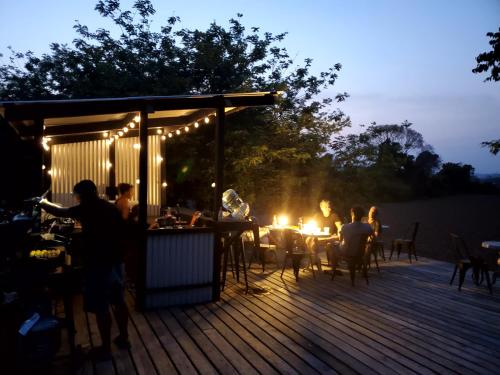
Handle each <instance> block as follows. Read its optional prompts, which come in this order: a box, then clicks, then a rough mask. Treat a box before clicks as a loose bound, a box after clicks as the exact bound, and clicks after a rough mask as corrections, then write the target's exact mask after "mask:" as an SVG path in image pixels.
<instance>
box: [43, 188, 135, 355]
mask: <svg viewBox="0 0 500 375" xmlns="http://www.w3.org/2000/svg"><path fill="white" fill-rule="evenodd" d="M73 194H74V195H75V197H76V199H77V200H78V201H79V204H78V205H76V206H73V207H69V208H62V207H59V206H57V205H55V204H52V203H50V202H48V201H47V200H42V201H41V202H40V205H41V207H42V208H43V209H44V210H45V211H47V212H49V213H50V214H52V215H54V216H59V217H71V218H74V219H76V220H78V221H80V223H81V224H82V240H83V248H84V255H83V260H84V278H85V280H84V282H85V288H84V308H85V310H86V311H88V312H92V313H94V314H96V320H97V325H98V328H99V332H100V334H101V339H102V347H99V348H95V349H94V350H93V351H92V352H91V353H90V354H91V356H92V357H94V358H95V359H96V360H107V359H110V358H111V314H110V311H109V305H110V304H113V305H114V306H115V318H116V322H117V325H118V329H119V332H120V335H119V336H118V337H117V338H116V339H115V340H114V342H115V343H116V345H117V346H119V347H120V348H127V347H129V346H130V344H129V341H128V330H127V326H128V309H127V305H126V304H125V300H124V280H123V277H124V275H123V256H122V254H121V250H122V246H121V241H120V239H121V236H122V234H123V232H122V231H123V225H124V222H123V219H122V218H121V215H120V212H119V211H118V209H117V208H116V206H115V205H113V204H111V203H109V202H107V201H105V200H103V199H100V198H99V197H98V195H97V188H96V186H95V184H94V183H93V182H92V181H90V180H83V181H80V182H79V183H77V184H76V185H75V187H74V188H73Z"/></svg>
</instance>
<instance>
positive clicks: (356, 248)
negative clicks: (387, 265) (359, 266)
mask: <svg viewBox="0 0 500 375" xmlns="http://www.w3.org/2000/svg"><path fill="white" fill-rule="evenodd" d="M368 237H369V235H368V234H357V235H355V236H352V237H351V238H349V241H347V242H346V246H347V248H346V249H345V254H346V256H348V257H361V256H363V255H365V252H366V243H367V241H368Z"/></svg>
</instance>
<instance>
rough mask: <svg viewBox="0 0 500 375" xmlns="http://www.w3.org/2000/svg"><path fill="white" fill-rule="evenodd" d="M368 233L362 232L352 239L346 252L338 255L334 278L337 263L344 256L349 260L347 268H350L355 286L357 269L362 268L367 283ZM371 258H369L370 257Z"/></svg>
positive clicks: (335, 262)
mask: <svg viewBox="0 0 500 375" xmlns="http://www.w3.org/2000/svg"><path fill="white" fill-rule="evenodd" d="M368 237H369V236H368V235H367V234H360V235H358V236H356V237H355V238H353V239H351V241H349V242H348V243H347V244H346V246H347V247H346V249H345V254H343V255H341V256H340V257H337V259H336V260H334V263H333V268H332V280H334V279H335V273H336V271H337V265H338V263H339V260H340V258H344V259H345V260H346V261H347V268H348V270H349V275H350V277H351V284H352V286H354V279H355V278H356V270H358V269H360V270H361V272H362V273H363V276H364V278H365V279H366V285H368V284H369V282H368V265H367V251H366V250H367V241H368ZM368 259H369V258H368Z"/></svg>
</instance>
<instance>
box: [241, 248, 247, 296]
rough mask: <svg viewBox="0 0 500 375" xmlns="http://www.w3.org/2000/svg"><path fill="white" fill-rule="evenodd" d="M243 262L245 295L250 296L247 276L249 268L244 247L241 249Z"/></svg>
mask: <svg viewBox="0 0 500 375" xmlns="http://www.w3.org/2000/svg"><path fill="white" fill-rule="evenodd" d="M241 258H242V259H241V261H242V263H243V277H244V279H245V294H248V275H247V267H246V262H247V261H246V259H245V249H244V248H243V246H242V247H241Z"/></svg>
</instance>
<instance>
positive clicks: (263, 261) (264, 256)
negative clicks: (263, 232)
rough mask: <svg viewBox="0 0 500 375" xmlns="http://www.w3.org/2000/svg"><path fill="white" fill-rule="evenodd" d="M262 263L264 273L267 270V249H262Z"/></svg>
mask: <svg viewBox="0 0 500 375" xmlns="http://www.w3.org/2000/svg"><path fill="white" fill-rule="evenodd" d="M260 261H261V262H262V272H265V270H266V249H264V248H260Z"/></svg>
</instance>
